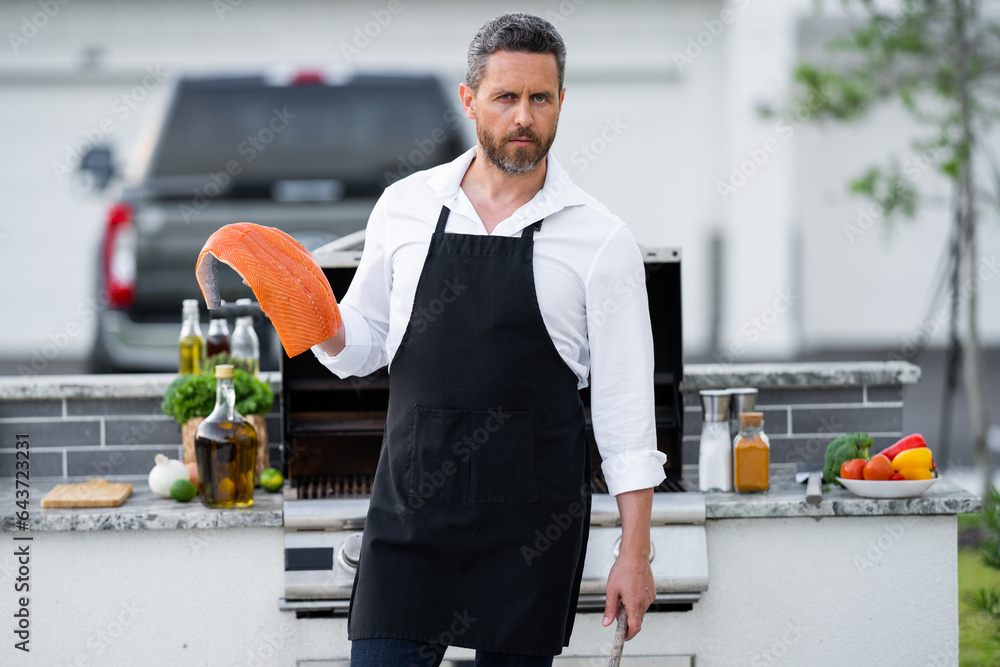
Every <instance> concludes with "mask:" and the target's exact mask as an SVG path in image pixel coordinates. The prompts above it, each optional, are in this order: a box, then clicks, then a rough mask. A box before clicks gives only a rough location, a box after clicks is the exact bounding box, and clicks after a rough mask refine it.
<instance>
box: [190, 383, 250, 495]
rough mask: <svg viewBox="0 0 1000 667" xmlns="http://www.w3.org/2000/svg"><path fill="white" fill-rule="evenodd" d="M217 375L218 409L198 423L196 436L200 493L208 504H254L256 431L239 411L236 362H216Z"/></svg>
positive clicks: (216, 403) (216, 404)
mask: <svg viewBox="0 0 1000 667" xmlns="http://www.w3.org/2000/svg"><path fill="white" fill-rule="evenodd" d="M215 378H216V383H217V384H216V390H215V409H214V410H212V414H210V415H209V416H208V417H206V418H205V421H203V422H202V423H201V424H200V425H199V426H198V431H197V433H196V434H195V438H194V454H195V461H196V462H197V464H198V496H199V497H200V498H201V502H202V503H203V504H204V505H206V506H207V507H216V508H220V507H249V506H250V505H252V504H253V482H254V470H255V468H256V466H257V432H256V431H254V428H253V426H251V425H250V423H249V422H248V421H247V420H246V419H245V418H244V417H243V415H241V414H240V413H239V412H237V411H236V407H235V406H236V391H235V390H234V389H233V366H232V365H231V364H220V365H218V366H216V367H215Z"/></svg>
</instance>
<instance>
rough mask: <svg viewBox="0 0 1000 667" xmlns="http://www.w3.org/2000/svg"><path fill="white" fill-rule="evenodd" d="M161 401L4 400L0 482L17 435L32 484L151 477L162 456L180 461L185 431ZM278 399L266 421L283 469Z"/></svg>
mask: <svg viewBox="0 0 1000 667" xmlns="http://www.w3.org/2000/svg"><path fill="white" fill-rule="evenodd" d="M160 400H161V399H160V398H128V397H103V398H46V399H28V400H4V401H0V477H13V476H14V473H15V454H14V453H15V451H16V449H15V436H17V435H18V434H28V435H29V436H30V437H29V442H30V443H31V445H30V457H31V459H30V461H31V468H30V471H31V479H37V478H48V479H52V478H57V479H63V480H65V479H69V478H83V479H86V478H89V477H93V476H100V477H106V478H108V479H115V478H116V477H121V476H132V477H134V476H136V475H145V474H148V473H149V471H150V470H151V469H152V467H153V465H154V460H153V458H154V457H155V456H156V455H157V454H159V453H163V454H166V455H167V456H169V457H170V458H175V459H180V458H181V457H182V451H181V430H180V426H179V425H178V424H177V421H176V420H175V419H174V418H173V417H168V416H166V415H164V414H163V413H162V412H161V411H160ZM279 403H280V395H279V392H275V400H274V405H273V406H272V409H271V412H270V413H268V415H267V416H266V417H265V419H266V422H267V432H268V443H269V449H270V452H271V464H272V465H274V467H280V466H279V465H278V464H279V462H280V461H281V454H280V450H279V446H280V441H281V437H280V435H281V430H280V429H281V419H280V412H279Z"/></svg>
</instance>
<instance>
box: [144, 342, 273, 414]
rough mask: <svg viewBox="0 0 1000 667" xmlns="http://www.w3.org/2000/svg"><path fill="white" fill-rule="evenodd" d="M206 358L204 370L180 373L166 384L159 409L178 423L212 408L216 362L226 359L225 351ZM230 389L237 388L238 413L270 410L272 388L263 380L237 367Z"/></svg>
mask: <svg viewBox="0 0 1000 667" xmlns="http://www.w3.org/2000/svg"><path fill="white" fill-rule="evenodd" d="M208 361H209V363H207V364H206V365H205V370H204V371H203V372H201V373H197V374H193V375H181V376H180V377H178V378H177V379H176V380H174V381H173V382H171V383H170V386H169V387H167V391H166V393H165V394H164V396H163V402H162V403H161V404H160V410H162V411H163V414H165V415H170V416H172V417H173V418H174V419H176V420H177V423H178V424H182V425H183V424H184V423H185V422H186V421H188V420H189V419H191V418H192V417H207V416H208V415H210V414H211V413H212V409H213V408H215V388H216V385H217V383H216V380H215V363H220V364H222V363H228V359H227V355H215V356H213V357H211V358H210V359H209V360H208ZM233 389H234V390H235V391H236V411H237V412H239V413H240V414H241V415H264V414H267V413H268V412H270V411H271V405H272V404H273V403H274V392H273V391H271V387H270V386H268V384H267V383H266V382H264V381H263V380H260V379H258V378H255V377H254V376H253V375H251V374H250V373H247V372H246V371H244V370H243V369H240V368H236V369H234V370H233Z"/></svg>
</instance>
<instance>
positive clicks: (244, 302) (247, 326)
mask: <svg viewBox="0 0 1000 667" xmlns="http://www.w3.org/2000/svg"><path fill="white" fill-rule="evenodd" d="M250 304H251V301H250V299H237V300H236V305H237V306H249V305H250ZM230 348H231V349H230V352H229V354H230V356H231V357H232V360H233V364H234V365H235V366H238V367H240V368H242V369H243V370H245V371H247V372H248V373H253V376H254V377H257V373H258V372H259V371H260V340H259V339H258V338H257V332H256V331H254V328H253V317H251V316H249V315H247V316H244V317H237V318H236V327H235V328H234V329H233V335H232V338H231V339H230Z"/></svg>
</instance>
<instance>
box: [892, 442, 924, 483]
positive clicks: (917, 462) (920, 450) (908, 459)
mask: <svg viewBox="0 0 1000 667" xmlns="http://www.w3.org/2000/svg"><path fill="white" fill-rule="evenodd" d="M933 464H934V458H933V456H932V455H931V450H929V449H928V448H926V447H917V448H916V449H907V450H906V451H905V452H900V453H899V454H897V455H896V458H894V459H893V460H892V469H893V470H894V471H896V472H901V473H904V474H905V472H906V471H907V470H914V469H916V470H925V471H927V472H928V473H930V470H931V467H932V466H933ZM907 479H910V478H909V477H907ZM920 479H930V477H929V476H928V477H921V478H920Z"/></svg>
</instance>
